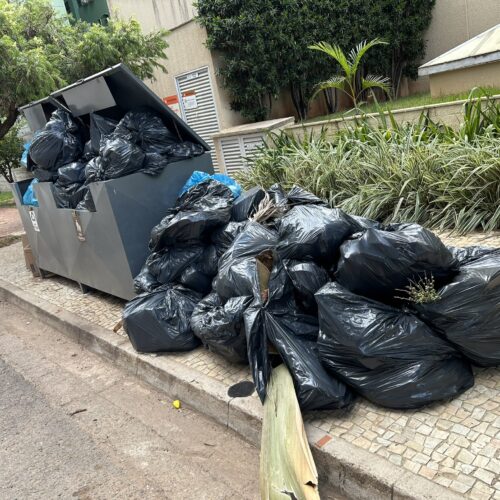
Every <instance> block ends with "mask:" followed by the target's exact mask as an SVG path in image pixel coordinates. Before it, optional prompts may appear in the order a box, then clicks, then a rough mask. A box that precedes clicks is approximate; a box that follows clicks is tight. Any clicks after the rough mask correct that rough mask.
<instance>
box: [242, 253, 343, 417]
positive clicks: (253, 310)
mask: <svg viewBox="0 0 500 500" xmlns="http://www.w3.org/2000/svg"><path fill="white" fill-rule="evenodd" d="M274 259H276V255H275V254H274ZM264 276H265V272H262V271H261V272H260V273H259V278H257V279H258V283H256V287H255V288H257V289H259V290H261V291H262V290H263V289H265V290H266V293H261V294H259V295H256V296H255V299H254V302H253V303H252V305H251V306H250V307H249V308H248V309H247V310H246V311H245V313H244V321H245V331H246V336H247V344H248V359H249V361H250V365H251V368H252V375H253V378H254V383H255V387H256V389H257V393H258V394H259V397H260V399H261V401H262V402H264V400H265V397H266V387H267V383H268V381H269V378H270V375H271V371H272V361H271V354H270V350H269V343H270V344H271V345H272V346H274V348H275V349H276V350H277V352H278V353H279V355H280V356H281V359H282V360H283V361H284V362H285V364H286V365H287V367H288V369H289V371H290V374H291V375H292V378H293V380H294V385H295V388H296V391H297V398H298V400H299V404H300V407H301V408H302V409H303V410H319V409H333V408H342V407H344V406H346V405H348V404H349V403H350V402H351V400H352V395H351V393H350V391H349V390H348V389H347V387H346V386H345V385H344V384H343V383H342V382H340V381H338V380H336V379H335V378H333V377H331V376H330V375H329V374H328V373H327V372H326V370H325V369H324V368H323V366H322V365H321V362H320V359H319V356H318V351H317V347H316V341H317V336H318V320H317V318H316V317H315V316H309V315H305V314H302V313H301V312H300V311H299V309H298V308H297V306H296V305H295V303H294V301H293V299H292V298H291V296H290V294H289V292H288V291H289V289H290V288H289V286H288V285H287V284H286V281H288V280H289V278H288V276H287V274H286V271H285V270H284V268H283V265H282V263H281V262H280V261H279V259H276V260H275V261H274V263H273V267H272V270H271V271H270V274H269V281H268V283H265V281H266V279H267V278H265V277H264Z"/></svg>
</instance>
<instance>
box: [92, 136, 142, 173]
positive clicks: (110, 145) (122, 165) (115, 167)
mask: <svg viewBox="0 0 500 500" xmlns="http://www.w3.org/2000/svg"><path fill="white" fill-rule="evenodd" d="M100 158H101V161H100V164H101V172H102V175H103V177H104V179H116V178H117V177H123V176H124V175H129V174H133V173H134V172H137V171H138V170H141V168H142V164H143V163H144V153H143V151H142V150H141V148H140V147H139V146H137V145H135V144H133V143H132V142H130V141H127V140H126V139H123V138H122V137H116V136H110V137H108V138H105V139H103V141H102V143H101V150H100Z"/></svg>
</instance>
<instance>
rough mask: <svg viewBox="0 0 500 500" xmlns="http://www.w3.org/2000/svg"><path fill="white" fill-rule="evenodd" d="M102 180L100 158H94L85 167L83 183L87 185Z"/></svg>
mask: <svg viewBox="0 0 500 500" xmlns="http://www.w3.org/2000/svg"><path fill="white" fill-rule="evenodd" d="M102 180H104V174H103V171H102V166H101V158H100V157H99V156H96V157H95V158H92V160H90V161H89V162H88V163H87V165H86V166H85V183H86V184H89V183H91V182H97V181H102Z"/></svg>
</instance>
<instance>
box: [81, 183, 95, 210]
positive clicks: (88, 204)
mask: <svg viewBox="0 0 500 500" xmlns="http://www.w3.org/2000/svg"><path fill="white" fill-rule="evenodd" d="M84 191H85V193H84V195H83V198H82V199H81V201H80V202H79V203H78V204H77V205H76V210H86V211H87V212H95V211H96V209H95V203H94V198H92V193H91V192H90V189H89V188H88V187H87V189H86V190H84Z"/></svg>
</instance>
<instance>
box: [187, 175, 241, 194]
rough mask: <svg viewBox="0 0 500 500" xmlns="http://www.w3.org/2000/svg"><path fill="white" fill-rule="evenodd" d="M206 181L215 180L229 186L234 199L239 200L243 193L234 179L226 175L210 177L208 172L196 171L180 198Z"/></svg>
mask: <svg viewBox="0 0 500 500" xmlns="http://www.w3.org/2000/svg"><path fill="white" fill-rule="evenodd" d="M206 179H213V180H214V181H218V182H220V183H221V184H224V185H225V186H227V187H228V188H229V189H230V190H231V192H232V193H233V197H234V198H238V196H239V195H240V194H241V191H242V190H241V186H240V185H239V184H238V183H237V182H236V181H235V180H234V179H231V177H229V176H227V175H224V174H214V175H210V174H207V173H206V172H200V171H199V170H195V171H194V172H193V173H192V174H191V177H190V178H189V179H188V180H187V182H186V184H184V186H183V188H182V189H181V191H180V193H179V196H182V195H183V194H184V193H185V192H186V191H188V190H189V189H191V188H192V187H193V186H196V184H199V183H200V182H203V181H204V180H206Z"/></svg>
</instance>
